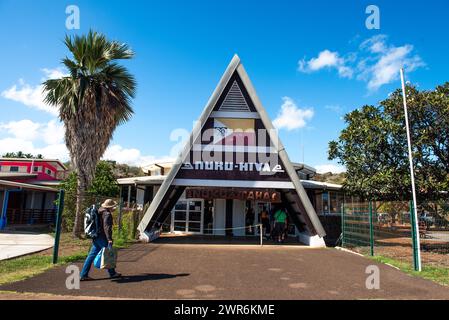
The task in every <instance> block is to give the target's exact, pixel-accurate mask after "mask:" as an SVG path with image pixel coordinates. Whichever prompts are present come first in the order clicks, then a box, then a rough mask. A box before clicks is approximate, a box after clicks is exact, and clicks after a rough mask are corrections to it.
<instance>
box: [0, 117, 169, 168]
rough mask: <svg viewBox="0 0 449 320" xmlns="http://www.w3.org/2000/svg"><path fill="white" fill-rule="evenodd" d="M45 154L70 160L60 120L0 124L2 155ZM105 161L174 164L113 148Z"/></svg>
mask: <svg viewBox="0 0 449 320" xmlns="http://www.w3.org/2000/svg"><path fill="white" fill-rule="evenodd" d="M18 151H22V152H25V153H31V154H34V155H37V154H42V155H43V156H44V157H45V158H54V159H60V160H62V161H68V160H70V157H69V152H68V150H67V147H66V146H65V143H64V126H63V124H62V123H61V122H59V121H58V120H57V119H52V120H50V121H48V122H47V123H38V122H33V121H31V120H28V119H24V120H19V121H10V122H8V123H0V155H2V154H5V153H7V152H18ZM103 159H106V160H114V161H117V162H119V163H126V164H129V165H135V166H142V165H146V164H149V163H152V162H157V161H161V162H162V161H174V158H173V157H168V156H167V157H155V156H151V155H144V154H142V153H141V152H140V150H138V149H135V148H125V147H122V146H121V145H118V144H114V145H111V146H109V147H108V148H107V150H106V152H105V154H104V156H103Z"/></svg>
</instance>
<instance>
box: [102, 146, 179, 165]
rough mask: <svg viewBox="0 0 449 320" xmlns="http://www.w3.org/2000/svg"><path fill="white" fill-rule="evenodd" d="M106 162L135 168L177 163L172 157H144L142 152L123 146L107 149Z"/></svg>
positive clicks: (104, 157)
mask: <svg viewBox="0 0 449 320" xmlns="http://www.w3.org/2000/svg"><path fill="white" fill-rule="evenodd" d="M103 159H105V160H113V161H117V162H118V163H126V164H128V165H133V166H144V165H148V164H149V163H153V162H167V161H175V159H174V158H172V157H168V156H166V157H155V156H149V155H142V153H141V152H140V150H138V149H136V148H129V149H127V148H124V147H122V146H121V145H118V144H115V145H111V146H109V147H108V148H107V149H106V152H105V153H104V155H103Z"/></svg>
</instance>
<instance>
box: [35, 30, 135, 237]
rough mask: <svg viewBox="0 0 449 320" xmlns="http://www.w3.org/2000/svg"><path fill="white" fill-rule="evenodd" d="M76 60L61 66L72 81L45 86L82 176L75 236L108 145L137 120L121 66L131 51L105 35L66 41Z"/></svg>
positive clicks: (131, 84) (127, 77)
mask: <svg viewBox="0 0 449 320" xmlns="http://www.w3.org/2000/svg"><path fill="white" fill-rule="evenodd" d="M64 43H65V45H66V46H67V48H68V49H69V51H70V53H71V54H72V56H73V57H72V58H71V59H70V58H68V57H66V58H64V59H63V60H62V63H63V64H64V66H65V67H66V68H67V69H68V71H69V75H68V76H65V77H62V78H60V79H51V80H47V81H45V82H44V83H43V86H44V89H43V91H44V94H45V102H46V103H48V104H50V105H53V106H55V107H57V108H58V109H59V118H60V120H61V121H62V122H63V123H64V126H65V143H66V146H67V148H68V150H69V153H70V158H71V163H72V165H73V168H74V170H75V172H76V173H77V203H76V216H75V223H74V228H73V234H74V235H75V236H77V237H79V236H80V235H81V233H82V229H83V207H82V206H83V198H84V195H85V192H86V190H87V188H88V187H89V185H90V183H91V182H92V179H93V176H94V174H95V167H96V165H97V163H98V161H99V160H100V158H101V156H102V155H103V153H104V152H105V150H106V148H107V147H108V145H109V141H110V140H111V138H112V135H113V133H114V130H115V129H116V128H117V126H118V125H120V124H122V123H124V122H126V121H128V120H129V119H130V118H131V116H132V114H133V109H132V107H131V99H132V98H133V97H134V95H135V88H136V82H135V80H134V77H133V76H132V75H131V74H130V73H129V72H128V70H127V69H126V68H125V67H123V66H121V65H118V64H117V62H116V60H119V59H130V58H132V57H133V56H134V53H133V52H132V51H131V50H130V49H129V47H128V45H126V44H123V43H118V42H116V41H109V40H108V39H106V37H105V36H104V35H103V34H99V33H97V32H93V31H89V33H88V34H87V35H82V36H75V37H73V38H72V37H70V36H66V37H65V41H64Z"/></svg>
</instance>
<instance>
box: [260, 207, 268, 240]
mask: <svg viewBox="0 0 449 320" xmlns="http://www.w3.org/2000/svg"><path fill="white" fill-rule="evenodd" d="M260 220H261V222H262V230H263V236H264V237H265V239H266V240H268V235H267V234H268V233H270V217H269V216H268V212H267V210H266V209H265V207H264V208H263V210H262V212H261V213H260Z"/></svg>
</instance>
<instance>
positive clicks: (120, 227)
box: [118, 193, 123, 234]
mask: <svg viewBox="0 0 449 320" xmlns="http://www.w3.org/2000/svg"><path fill="white" fill-rule="evenodd" d="M120 195H121V193H120ZM122 212H123V201H122V197H121V196H120V201H119V205H118V233H119V234H120V233H121V232H122Z"/></svg>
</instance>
